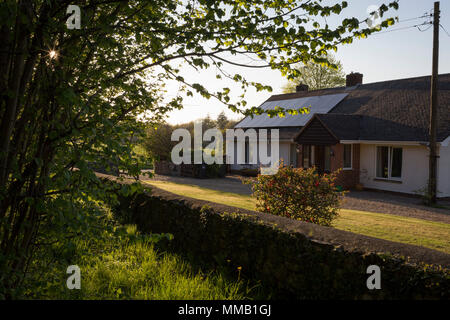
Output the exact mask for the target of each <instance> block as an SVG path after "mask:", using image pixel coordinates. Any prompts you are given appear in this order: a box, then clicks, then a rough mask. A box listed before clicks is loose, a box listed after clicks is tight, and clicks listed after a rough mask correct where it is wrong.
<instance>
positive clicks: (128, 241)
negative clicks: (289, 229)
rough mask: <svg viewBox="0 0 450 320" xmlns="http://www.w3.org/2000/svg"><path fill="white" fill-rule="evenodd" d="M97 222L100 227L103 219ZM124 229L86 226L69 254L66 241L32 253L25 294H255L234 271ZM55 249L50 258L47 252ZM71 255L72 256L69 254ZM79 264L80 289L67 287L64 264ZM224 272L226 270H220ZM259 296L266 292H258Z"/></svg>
mask: <svg viewBox="0 0 450 320" xmlns="http://www.w3.org/2000/svg"><path fill="white" fill-rule="evenodd" d="M97 227H99V228H101V227H102V225H98V226H97ZM121 228H124V229H126V235H124V236H118V235H115V234H113V233H110V232H108V231H106V229H105V230H104V231H103V232H102V235H101V236H97V237H96V236H94V234H90V233H92V232H90V233H89V232H88V233H87V234H84V235H83V236H80V237H78V238H76V239H74V242H73V243H72V244H73V246H72V248H73V251H71V254H70V257H68V258H69V260H70V262H69V261H68V262H66V261H65V259H64V254H62V256H61V254H60V253H59V252H61V250H63V251H62V252H64V250H65V248H67V247H68V243H61V242H59V243H55V244H52V246H53V248H52V249H51V250H50V251H49V252H47V251H45V252H44V251H43V252H42V255H40V256H39V257H36V259H35V261H34V263H33V264H32V265H31V268H32V271H33V272H31V273H30V276H29V278H27V279H26V281H25V286H24V287H25V288H26V289H25V292H23V293H22V294H21V295H19V296H18V297H20V298H22V299H23V298H25V299H64V300H66V299H70V300H71V299H76V300H79V299H81V300H84V299H107V300H111V299H113V300H115V299H120V300H123V299H145V300H161V299H162V300H186V299H187V300H217V299H219V300H227V299H232V300H242V299H253V298H260V295H261V292H260V287H259V286H258V285H254V284H253V285H252V286H251V287H250V286H249V283H248V281H245V280H242V279H240V278H239V276H238V274H237V272H234V273H231V274H230V272H228V273H224V272H223V271H224V270H214V271H208V272H205V271H202V270H201V269H200V266H194V265H192V264H191V262H189V261H188V260H185V259H183V258H182V257H180V256H179V255H177V254H174V253H171V252H162V251H160V250H157V249H156V247H155V240H154V239H153V238H152V235H146V234H143V235H141V234H139V233H138V232H137V231H136V226H135V225H128V226H124V227H121ZM55 252H56V253H58V254H57V259H52V253H55ZM72 255H73V256H72ZM70 264H76V265H78V266H79V268H80V273H81V288H80V290H68V289H67V287H66V280H67V277H68V275H67V274H66V268H67V266H68V265H70ZM225 274H226V275H225ZM261 298H267V297H266V296H262V297H261Z"/></svg>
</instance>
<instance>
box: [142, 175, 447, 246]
mask: <svg viewBox="0 0 450 320" xmlns="http://www.w3.org/2000/svg"><path fill="white" fill-rule="evenodd" d="M145 182H146V183H148V184H150V185H154V186H156V187H158V188H160V189H163V190H166V191H169V192H172V193H175V194H179V195H182V196H186V197H191V198H195V199H200V200H206V201H211V202H216V203H220V204H225V205H229V206H233V207H238V208H243V209H247V210H256V199H254V198H252V197H251V196H247V195H241V194H235V193H230V192H221V191H217V190H212V189H207V188H202V187H198V186H194V185H186V184H179V183H173V182H167V181H154V180H148V181H145ZM333 227H335V228H337V229H341V230H346V231H350V232H354V233H358V234H363V235H367V236H371V237H375V238H380V239H385V240H390V241H395V242H401V243H407V244H413V245H417V246H422V247H427V248H431V249H435V250H439V251H443V252H445V253H449V254H450V225H449V224H447V223H442V222H432V221H428V220H422V219H416V218H407V217H402V216H396V215H392V214H384V213H377V212H368V211H359V210H349V209H341V210H340V211H339V217H338V218H337V219H336V220H335V221H334V223H333Z"/></svg>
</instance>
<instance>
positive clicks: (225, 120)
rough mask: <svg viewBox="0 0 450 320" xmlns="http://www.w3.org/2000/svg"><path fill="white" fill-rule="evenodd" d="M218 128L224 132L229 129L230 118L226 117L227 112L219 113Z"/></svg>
mask: <svg viewBox="0 0 450 320" xmlns="http://www.w3.org/2000/svg"><path fill="white" fill-rule="evenodd" d="M216 123H217V128H219V129H220V130H224V129H225V128H226V127H227V124H228V118H227V116H226V115H225V112H223V111H222V112H221V113H219V115H218V116H217V120H216Z"/></svg>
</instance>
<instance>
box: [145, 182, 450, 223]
mask: <svg viewBox="0 0 450 320" xmlns="http://www.w3.org/2000/svg"><path fill="white" fill-rule="evenodd" d="M143 179H148V177H146V178H145V177H143ZM152 179H153V180H157V181H169V182H174V183H181V184H191V185H196V186H199V187H203V188H208V189H213V190H218V191H224V192H233V193H238V194H244V195H250V194H251V188H250V186H249V185H246V184H243V183H242V182H241V177H240V176H226V177H225V178H219V179H195V178H188V177H174V176H162V175H155V176H154V177H153V178H152ZM440 204H441V205H445V206H447V207H449V208H450V202H449V201H441V203H440ZM342 208H344V209H353V210H363V211H371V212H380V213H388V214H394V215H399V216H405V217H411V218H418V219H424V220H430V221H439V222H445V223H449V224H450V210H449V209H441V208H429V207H426V206H424V205H422V204H421V199H419V198H418V197H414V196H408V195H398V194H393V193H388V192H382V191H351V192H349V193H348V194H347V195H346V197H345V199H344V202H343V203H342Z"/></svg>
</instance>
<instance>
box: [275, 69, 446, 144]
mask: <svg viewBox="0 0 450 320" xmlns="http://www.w3.org/2000/svg"><path fill="white" fill-rule="evenodd" d="M430 81H431V77H430V76H426V77H418V78H409V79H401V80H391V81H383V82H376V83H369V84H363V85H359V86H357V87H356V88H355V87H352V88H345V87H341V88H332V89H324V90H317V91H309V92H296V93H290V94H283V95H275V96H272V97H271V98H270V99H269V100H284V99H292V98H299V97H303V96H305V97H306V96H314V95H323V94H336V93H343V92H348V93H349V94H348V96H347V97H346V98H345V99H344V100H342V101H341V102H340V103H339V104H338V105H336V106H335V107H334V108H333V109H332V110H331V111H330V112H329V113H328V114H326V115H319V117H320V120H322V121H323V122H324V123H326V126H327V127H328V128H329V129H330V130H332V131H333V132H334V133H335V134H336V135H338V136H342V137H345V138H341V139H343V140H347V139H348V140H353V139H354V137H355V136H356V131H358V130H357V128H358V127H359V139H360V140H380V141H427V140H428V123H429V116H430V112H429V108H430V86H431V83H430ZM438 90H439V91H438V92H439V93H438V108H439V109H438V129H437V140H438V141H443V140H444V139H445V138H447V137H448V136H450V74H442V75H439V81H438ZM349 115H352V116H353V117H351V116H349ZM358 122H359V126H358ZM350 138H351V139H350ZM355 140H356V139H355Z"/></svg>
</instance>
